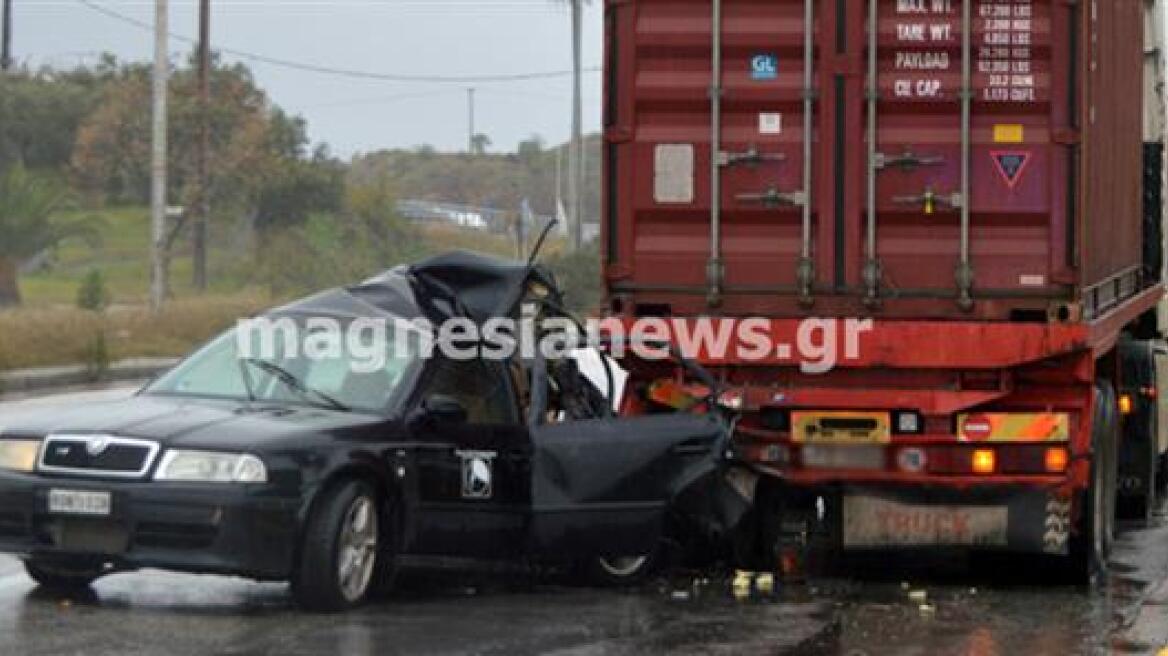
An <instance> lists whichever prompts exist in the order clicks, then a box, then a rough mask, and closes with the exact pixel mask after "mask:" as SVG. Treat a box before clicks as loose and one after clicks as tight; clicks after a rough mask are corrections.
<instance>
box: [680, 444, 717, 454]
mask: <svg viewBox="0 0 1168 656" xmlns="http://www.w3.org/2000/svg"><path fill="white" fill-rule="evenodd" d="M711 449H712V447H711V446H710V445H709V444H708V443H706V442H705V441H690V442H682V443H681V444H678V445H677V446H675V447H673V453H675V454H677V455H679V456H701V455H706V454H708V453H710V451H711Z"/></svg>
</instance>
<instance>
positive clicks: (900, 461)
mask: <svg viewBox="0 0 1168 656" xmlns="http://www.w3.org/2000/svg"><path fill="white" fill-rule="evenodd" d="M928 464H929V458H928V456H927V455H925V450H924V449H918V448H916V447H912V448H909V449H901V450H900V453H898V454H897V455H896V465H897V466H898V467H900V470H901V471H903V472H908V473H910V474H917V473H920V472H922V471H924V470H925V466H926V465H928Z"/></svg>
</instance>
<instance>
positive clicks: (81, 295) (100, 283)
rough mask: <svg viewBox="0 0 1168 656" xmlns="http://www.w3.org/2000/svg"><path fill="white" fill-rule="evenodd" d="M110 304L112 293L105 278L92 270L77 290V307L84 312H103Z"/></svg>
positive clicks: (99, 272) (95, 270)
mask: <svg viewBox="0 0 1168 656" xmlns="http://www.w3.org/2000/svg"><path fill="white" fill-rule="evenodd" d="M109 303H110V293H109V290H108V289H107V288H106V286H105V277H104V276H102V275H101V271H98V270H97V269H91V270H90V271H89V273H88V274H86V275H85V279H84V280H82V281H81V286H80V287H79V288H78V289H77V307H79V308H81V309H82V310H90V311H92V312H101V311H102V310H104V309H106V307H108V306H109Z"/></svg>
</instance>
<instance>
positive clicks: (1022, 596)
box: [790, 515, 1168, 656]
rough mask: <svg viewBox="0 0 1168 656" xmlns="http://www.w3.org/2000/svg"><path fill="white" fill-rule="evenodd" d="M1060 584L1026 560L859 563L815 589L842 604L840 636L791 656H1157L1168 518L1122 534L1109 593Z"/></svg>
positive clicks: (1041, 563)
mask: <svg viewBox="0 0 1168 656" xmlns="http://www.w3.org/2000/svg"><path fill="white" fill-rule="evenodd" d="M1058 574H1059V571H1058V568H1057V566H1052V563H1051V561H1049V560H1046V559H1043V558H1030V557H1023V556H990V555H984V554H983V555H968V554H965V555H962V554H958V555H951V556H944V555H933V554H930V555H927V556H905V555H904V554H890V555H883V556H881V555H876V554H872V555H868V556H864V557H850V558H848V559H846V561H845V562H843V563H842V565H840V566H837V567H833V568H832V570H831V571H830V572H829V573H828V575H827V578H823V579H818V580H813V582H812V583H811V586H812V587H816V586H817V587H819V588H820V596H821V598H823V599H827V600H830V601H831V603H832V604H833V606H832V607H833V611H832V622H831V628H830V629H829V630H828V631H826V632H825V633H823V634H821V635H820V636H817V637H816V638H815V639H814V640H812V641H809V642H807V643H805V644H803V645H800V646H799V648H798V649H796V650H794V651H792V652H790V653H794V654H797V655H802V654H825V655H839V656H869V655H871V656H876V655H884V654H888V655H900V654H904V655H906V656H907V655H910V654H911V655H914V656H915V655H918V654H929V655H930V656H931V655H933V654H955V655H970V656H993V655H997V654H1003V655H1006V654H1059V655H1060V656H1062V655H1065V654H1149V653H1150V654H1155V653H1157V652H1158V651H1159V650H1160V649H1161V648H1162V647H1163V646H1164V645H1165V644H1166V643H1168V608H1165V606H1164V604H1168V587H1166V586H1165V585H1164V580H1165V577H1166V576H1168V528H1166V527H1165V521H1164V517H1163V516H1162V515H1161V516H1159V517H1158V518H1157V520H1156V521H1155V522H1154V525H1153V526H1150V527H1147V528H1131V529H1130V530H1128V531H1126V532H1125V533H1123V534H1122V535H1121V536H1120V538H1119V540H1118V541H1117V544H1116V547H1115V551H1114V554H1113V562H1112V574H1111V576H1110V577H1109V578H1108V580H1107V581H1106V582H1105V583H1103V584H1100V585H1097V586H1095V587H1093V588H1090V589H1088V588H1085V587H1082V586H1075V585H1068V584H1065V583H1060V582H1059V579H1058V578H1056V577H1057V575H1058ZM922 595H924V598H922ZM1158 597H1164V598H1163V599H1161V598H1158Z"/></svg>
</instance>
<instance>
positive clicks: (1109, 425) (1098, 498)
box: [1070, 382, 1119, 584]
mask: <svg viewBox="0 0 1168 656" xmlns="http://www.w3.org/2000/svg"><path fill="white" fill-rule="evenodd" d="M1096 385H1097V386H1096V393H1095V405H1094V412H1093V415H1094V418H1095V419H1094V421H1093V422H1092V426H1091V452H1092V458H1091V478H1090V480H1091V482H1090V485H1089V487H1088V488H1087V490H1085V491H1084V492H1083V496H1082V508H1083V513H1082V516H1081V517H1080V519H1079V530H1078V534H1077V535H1076V536H1074V538H1073V539H1072V540H1071V561H1070V565H1071V572H1070V574H1071V578H1072V579H1074V580H1075V581H1077V582H1080V583H1087V584H1090V583H1091V582H1093V581H1095V580H1096V579H1097V578H1100V577H1104V576H1106V574H1107V560H1108V557H1109V555H1110V553H1111V547H1112V542H1113V541H1114V537H1115V506H1116V480H1117V478H1118V454H1117V438H1118V435H1117V432H1118V430H1119V422H1118V417H1119V412H1118V408H1117V406H1116V397H1115V389H1114V388H1113V387H1112V386H1111V384H1110V383H1107V382H1099V383H1097V384H1096Z"/></svg>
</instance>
